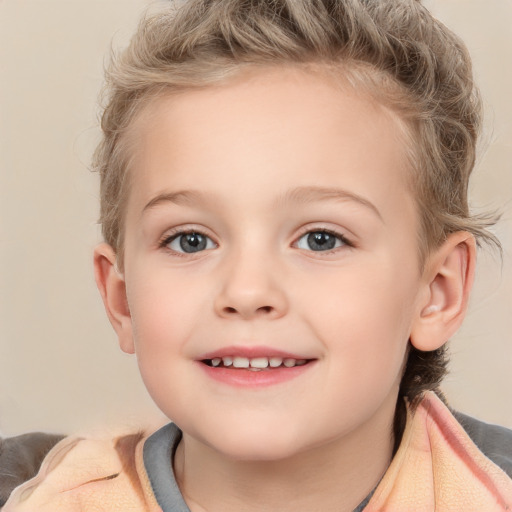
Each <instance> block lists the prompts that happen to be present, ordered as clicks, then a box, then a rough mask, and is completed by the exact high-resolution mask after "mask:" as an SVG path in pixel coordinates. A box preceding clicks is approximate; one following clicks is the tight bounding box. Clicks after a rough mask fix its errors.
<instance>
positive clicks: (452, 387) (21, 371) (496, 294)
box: [0, 0, 512, 434]
mask: <svg viewBox="0 0 512 512" xmlns="http://www.w3.org/2000/svg"><path fill="white" fill-rule="evenodd" d="M147 5H148V1H147V0H101V1H93V0H60V1H59V0H0V69H1V79H0V109H1V110H0V119H1V121H0V258H1V260H0V264H1V266H0V431H2V432H3V433H4V434H16V433H19V432H24V431H27V430H34V429H42V430H58V431H63V432H71V431H74V430H77V429H80V428H84V427H85V428H89V427H91V426H94V425H97V424H100V423H105V422H108V423H111V422H116V423H119V422H123V423H124V422H127V423H130V424H132V423H137V422H138V421H140V418H141V417H143V418H145V419H146V418H156V417H158V413H157V412H156V410H155V408H154V406H153V405H152V404H151V402H150V400H149V399H148V397H147V395H146V392H145V391H144V389H143V386H142V384H141V382H140V379H139V377H138V373H137V368H136V363H135V361H134V359H133V358H131V357H129V356H126V355H125V354H123V353H121V352H120V351H119V349H118V348H117V341H116V338H115V336H114V334H113V331H112V330H111V328H110V326H109V324H108V322H107V319H106V316H105V315H104V313H103V308H102V305H101V303H100V299H99V295H98V294H97V291H96V289H95V285H94V282H93V277H92V264H91V254H92V248H93V247H94V245H95V243H96V242H97V241H99V231H98V228H97V226H96V217H97V211H98V208H97V196H98V193H97V177H96V176H95V175H93V174H91V173H90V172H89V171H88V169H87V165H88V162H89V158H90V154H91V152H92V150H93V148H94V145H95V142H96V141H97V139H98V128H97V119H96V118H97V107H96V96H97V92H98V91H99V88H100V85H101V79H102V67H103V62H104V56H105V55H106V54H107V52H108V51H109V48H110V45H111V40H112V37H113V39H114V46H119V45H120V44H123V43H124V42H125V41H126V40H127V38H128V37H129V35H130V34H131V32H132V31H133V29H134V27H135V24H136V20H137V19H138V17H139V15H140V13H141V12H142V11H143V10H144V9H145V7H146V6H147ZM428 5H429V6H430V8H431V9H432V10H433V12H434V13H435V14H436V15H437V16H438V17H439V18H440V19H441V20H443V21H444V22H445V23H446V24H447V25H449V26H450V27H452V28H453V29H455V30H456V32H458V33H459V34H460V35H461V36H462V37H463V38H464V39H465V40H466V42H467V43H468V45H469V48H470V51H471V53H472V55H473V57H474V61H475V67H476V73H477V76H478V80H479V82H480V84H481V87H482V90H483V93H484V96H485V99H486V106H487V130H486V139H487V141H488V148H487V150H486V151H485V152H482V154H481V158H480V164H479V167H478V170H477V172H476V176H475V179H474V182H473V187H472V198H473V202H474V204H475V205H476V206H478V207H496V206H499V207H501V208H502V209H503V210H504V217H503V220H502V221H501V222H500V224H499V225H498V226H497V227H496V230H495V231H496V232H497V233H498V235H499V237H500V238H501V240H502V242H503V244H504V248H505V259H504V264H503V266H502V267H501V264H500V262H499V258H498V257H493V256H492V255H489V254H488V253H485V252H481V254H480V262H479V265H480V266H479V270H478V276H477V283H476V288H475V293H474V296H473V299H472V302H471V306H470V311H469V316H468V318H467V321H466V323H465V325H464V327H463V328H462V329H461V330H460V332H459V333H458V334H457V336H456V338H455V340H454V341H453V343H452V352H453V362H452V365H451V375H450V377H449V378H448V379H447V381H446V385H445V390H446V392H447V394H448V397H449V398H450V400H451V402H452V403H453V404H454V405H455V406H456V407H458V408H460V409H461V410H464V411H466V412H469V413H471V414H473V415H476V416H478V417H481V418H483V419H486V420H488V421H492V422H498V423H501V424H505V425H508V426H509V427H512V405H511V399H512V371H511V366H512V365H511V363H512V121H511V120H512V102H511V100H510V95H511V91H512V31H511V27H512V0H431V1H429V2H428Z"/></svg>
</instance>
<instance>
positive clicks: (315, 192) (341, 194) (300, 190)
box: [142, 187, 384, 222]
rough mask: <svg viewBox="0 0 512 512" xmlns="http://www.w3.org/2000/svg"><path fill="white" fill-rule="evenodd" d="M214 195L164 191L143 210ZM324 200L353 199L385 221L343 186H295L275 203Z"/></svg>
mask: <svg viewBox="0 0 512 512" xmlns="http://www.w3.org/2000/svg"><path fill="white" fill-rule="evenodd" d="M211 200H212V196H211V195H209V194H205V193H204V192H200V191H199V190H179V191H176V192H164V193H162V194H158V195H157V196H155V197H154V198H153V199H151V200H150V201H149V202H148V203H147V204H146V206H144V208H143V210H142V214H144V212H146V211H147V210H150V209H152V208H154V207H155V206H157V205H159V204H162V203H174V204H178V205H193V204H194V203H199V202H208V201H211ZM322 200H334V201H352V202H355V203H358V204H360V205H362V206H364V207H365V208H367V209H369V210H370V211H371V212H373V213H374V214H375V215H376V216H377V217H378V218H379V219H380V220H381V221H382V222H384V220H383V218H382V215H381V213H380V212H379V210H378V208H377V207H376V206H375V205H374V204H373V203H372V202H371V201H369V200H368V199H365V198H364V197H362V196H360V195H358V194H355V193H354V192H349V191H348V190H344V189H341V188H330V187H295V188H293V189H291V190H289V191H287V192H286V193H284V194H283V195H281V196H279V197H278V198H277V199H276V201H275V204H276V205H279V204H287V203H296V204H300V205H304V204H308V203H314V202H316V201H322Z"/></svg>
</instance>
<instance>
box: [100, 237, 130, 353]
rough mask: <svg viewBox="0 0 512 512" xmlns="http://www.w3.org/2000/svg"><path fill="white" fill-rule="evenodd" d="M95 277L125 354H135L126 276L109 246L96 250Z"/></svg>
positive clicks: (101, 245)
mask: <svg viewBox="0 0 512 512" xmlns="http://www.w3.org/2000/svg"><path fill="white" fill-rule="evenodd" d="M94 275H95V278H96V285H97V286H98V290H99V291H100V294H101V298H102V299H103V304H104V306H105V311H106V312H107V316H108V318H109V320H110V323H111V324H112V327H113V328H114V330H115V331H116V333H117V337H118V339H119V345H120V347H121V350H123V352H126V353H128V354H133V353H134V352H135V347H134V343H133V336H132V318H131V315H130V308H129V306H128V299H127V297H126V283H125V279H124V276H123V275H122V274H121V273H120V272H119V270H118V269H117V266H116V254H115V252H114V249H113V248H112V247H111V246H110V245H108V244H105V243H103V244H100V245H98V246H97V247H96V249H95V250H94Z"/></svg>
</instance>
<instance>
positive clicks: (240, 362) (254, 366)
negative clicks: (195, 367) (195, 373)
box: [201, 356, 314, 372]
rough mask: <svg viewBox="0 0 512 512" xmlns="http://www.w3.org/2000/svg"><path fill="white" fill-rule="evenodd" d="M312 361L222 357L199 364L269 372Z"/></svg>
mask: <svg viewBox="0 0 512 512" xmlns="http://www.w3.org/2000/svg"><path fill="white" fill-rule="evenodd" d="M313 361H314V359H296V358H292V357H278V356H272V357H252V358H249V357H243V356H224V357H213V358H211V359H202V360H201V362H202V363H203V364H205V365H206V366H209V367H211V368H228V369H231V370H249V371H253V372H270V371H273V370H277V369H284V368H295V367H297V366H305V365H307V364H309V363H311V362H313Z"/></svg>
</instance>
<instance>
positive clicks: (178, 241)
mask: <svg viewBox="0 0 512 512" xmlns="http://www.w3.org/2000/svg"><path fill="white" fill-rule="evenodd" d="M162 246H165V247H168V248H169V249H171V250H173V251H175V252H180V253H186V254H191V253H195V252H200V251H204V250H206V249H215V247H217V245H216V244H215V242H214V241H213V240H212V239H211V238H210V237H209V236H206V235H204V234H203V233H199V232H197V231H187V232H180V233H177V234H173V235H171V236H168V237H166V238H165V239H164V240H163V241H162Z"/></svg>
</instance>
